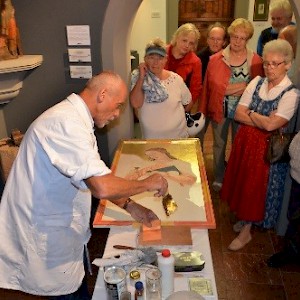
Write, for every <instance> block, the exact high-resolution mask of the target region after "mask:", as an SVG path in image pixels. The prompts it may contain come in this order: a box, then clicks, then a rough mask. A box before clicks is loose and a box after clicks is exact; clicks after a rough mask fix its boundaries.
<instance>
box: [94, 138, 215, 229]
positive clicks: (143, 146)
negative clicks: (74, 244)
mask: <svg viewBox="0 0 300 300" xmlns="http://www.w3.org/2000/svg"><path fill="white" fill-rule="evenodd" d="M112 171H113V173H114V174H115V175H116V176H120V177H123V178H128V179H138V180H141V179H143V178H146V177H148V176H149V175H151V174H153V173H157V172H158V173H160V174H161V175H162V176H164V177H165V178H166V179H167V181H168V185H169V188H168V192H169V194H170V195H171V196H172V198H173V200H174V201H175V202H176V204H177V206H178V207H177V209H176V211H175V212H174V213H172V214H171V215H170V216H167V215H166V212H165V210H164V207H163V205H162V197H155V196H154V195H153V194H154V193H153V192H145V193H141V194H138V195H135V196H133V197H131V198H132V199H133V200H134V201H137V202H138V203H139V204H141V205H143V206H145V207H148V208H149V209H151V210H153V211H154V212H155V213H156V214H157V216H158V217H159V219H160V220H161V222H162V224H163V225H176V224H178V225H188V226H191V227H197V228H215V219H214V214H213V207H212V202H211V198H210V193H209V188H208V182H207V177H206V172H205V167H204V161H203V157H202V152H201V146H200V143H199V140H198V139H191V138H190V139H180V140H147V141H146V140H125V141H122V142H121V143H120V144H119V147H118V149H117V151H116V154H115V157H114V161H113V164H112ZM133 223H134V220H133V219H132V218H131V216H130V215H129V214H128V213H127V212H126V211H124V210H123V209H121V208H119V207H118V206H116V205H114V204H113V203H111V202H110V201H106V200H103V199H102V200H101V202H100V205H99V207H98V209H97V213H96V216H95V219H94V223H93V225H94V227H108V226H113V225H128V224H133Z"/></svg>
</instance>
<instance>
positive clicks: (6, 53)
mask: <svg viewBox="0 0 300 300" xmlns="http://www.w3.org/2000/svg"><path fill="white" fill-rule="evenodd" d="M0 1H1V31H0V60H6V59H13V58H18V56H19V55H23V53H22V50H21V42H20V35H19V29H18V27H17V22H16V19H15V9H14V7H13V5H12V3H11V0H0Z"/></svg>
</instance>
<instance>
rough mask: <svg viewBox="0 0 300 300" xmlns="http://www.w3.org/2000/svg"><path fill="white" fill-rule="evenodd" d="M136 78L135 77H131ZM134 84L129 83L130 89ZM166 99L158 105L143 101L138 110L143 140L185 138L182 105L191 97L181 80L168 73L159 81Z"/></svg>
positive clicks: (177, 76) (176, 75) (185, 128)
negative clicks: (165, 92)
mask: <svg viewBox="0 0 300 300" xmlns="http://www.w3.org/2000/svg"><path fill="white" fill-rule="evenodd" d="M133 78H136V80H137V77H133ZM135 84H136V82H131V89H132V88H133V87H134V86H135ZM161 84H162V85H163V86H164V87H165V88H166V90H167V93H168V95H169V96H168V98H167V99H166V100H165V101H163V102H160V103H148V102H146V101H144V103H143V105H142V106H141V108H139V110H138V115H139V121H140V125H141V131H142V136H143V138H144V139H178V138H187V137H188V136H189V135H188V130H187V124H186V119H185V110H184V105H187V104H189V103H190V102H191V100H192V96H191V93H190V91H189V89H188V88H187V86H186V85H185V83H184V81H183V79H182V78H181V77H180V76H179V75H178V74H176V73H174V72H171V71H170V76H169V77H168V78H167V79H165V80H161Z"/></svg>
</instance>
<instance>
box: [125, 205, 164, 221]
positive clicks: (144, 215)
mask: <svg viewBox="0 0 300 300" xmlns="http://www.w3.org/2000/svg"><path fill="white" fill-rule="evenodd" d="M126 211H127V212H128V213H130V215H131V216H132V217H133V218H134V219H135V220H136V221H137V222H139V223H142V224H143V225H145V226H147V227H151V226H152V224H151V222H152V221H154V220H159V219H158V217H157V215H156V214H155V213H154V212H153V211H152V210H151V209H148V208H146V207H144V206H142V205H140V204H138V203H136V202H135V201H130V202H129V203H128V204H127V207H126Z"/></svg>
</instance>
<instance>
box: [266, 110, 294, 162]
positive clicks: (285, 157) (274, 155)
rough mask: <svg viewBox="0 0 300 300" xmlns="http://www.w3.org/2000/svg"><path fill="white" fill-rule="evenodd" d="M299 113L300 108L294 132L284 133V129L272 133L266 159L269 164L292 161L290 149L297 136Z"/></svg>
mask: <svg viewBox="0 0 300 300" xmlns="http://www.w3.org/2000/svg"><path fill="white" fill-rule="evenodd" d="M298 113H299V108H298V109H297V110H296V117H295V119H294V125H293V131H292V132H282V129H281V128H279V129H277V130H275V131H274V132H272V134H271V135H270V137H269V138H268V142H269V145H268V150H267V157H266V159H267V161H268V162H269V163H271V164H274V163H288V162H289V161H290V155H289V147H290V144H291V142H292V140H293V138H294V136H295V135H296V134H297V132H296V127H297V118H298Z"/></svg>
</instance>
